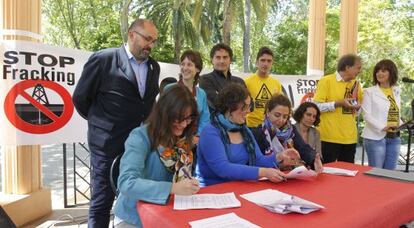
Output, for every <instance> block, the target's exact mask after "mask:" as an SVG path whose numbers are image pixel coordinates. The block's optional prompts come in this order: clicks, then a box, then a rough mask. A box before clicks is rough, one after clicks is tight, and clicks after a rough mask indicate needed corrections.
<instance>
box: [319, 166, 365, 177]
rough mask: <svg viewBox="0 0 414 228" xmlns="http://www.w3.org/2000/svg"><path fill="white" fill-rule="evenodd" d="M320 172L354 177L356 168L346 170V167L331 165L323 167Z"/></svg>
mask: <svg viewBox="0 0 414 228" xmlns="http://www.w3.org/2000/svg"><path fill="white" fill-rule="evenodd" d="M322 172H323V173H328V174H333V175H340V176H348V177H354V176H355V175H356V174H357V173H358V170H347V169H340V168H333V167H323V171H322Z"/></svg>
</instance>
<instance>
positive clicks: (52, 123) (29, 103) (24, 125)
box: [4, 80, 74, 134]
mask: <svg viewBox="0 0 414 228" xmlns="http://www.w3.org/2000/svg"><path fill="white" fill-rule="evenodd" d="M45 88H47V89H48V90H49V91H53V92H55V93H56V94H58V96H59V97H60V99H61V101H62V103H54V104H52V103H50V102H49V99H48V97H47V94H46V90H45ZM30 91H32V92H31V95H30V94H29V93H30ZM28 92H29V93H28ZM18 98H20V99H18ZM21 98H23V99H21ZM22 100H23V102H22ZM17 102H20V103H17ZM73 109H74V107H73V103H72V98H71V95H70V94H69V92H68V91H67V90H66V89H65V88H64V87H63V86H61V85H59V84H57V83H56V82H52V81H42V80H25V81H22V82H19V83H17V84H16V85H14V86H13V88H11V90H10V91H9V92H8V94H7V96H6V98H5V100H4V112H5V114H6V116H7V119H8V120H9V121H10V123H11V124H13V126H15V127H16V128H17V129H19V130H21V131H24V132H27V133H32V134H46V133H50V132H54V131H56V130H58V129H60V128H62V127H63V126H65V124H66V123H67V122H68V121H69V120H70V118H71V117H72V114H73Z"/></svg>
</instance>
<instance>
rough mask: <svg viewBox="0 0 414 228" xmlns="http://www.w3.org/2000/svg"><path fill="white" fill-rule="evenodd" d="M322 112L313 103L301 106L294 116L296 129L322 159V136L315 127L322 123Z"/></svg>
mask: <svg viewBox="0 0 414 228" xmlns="http://www.w3.org/2000/svg"><path fill="white" fill-rule="evenodd" d="M320 117H321V112H320V111H319V108H318V106H316V104H314V103H312V102H304V103H302V104H300V105H299V107H298V108H297V109H296V111H295V113H294V114H293V119H294V120H295V121H296V123H295V125H294V126H295V127H296V129H297V130H298V132H299V134H300V136H302V139H303V141H304V142H305V143H307V144H309V146H311V147H312V148H313V149H314V150H315V151H316V153H317V154H319V156H320V157H322V149H321V136H320V133H319V131H318V129H316V128H315V127H316V126H318V125H319V123H320V122H321V119H320Z"/></svg>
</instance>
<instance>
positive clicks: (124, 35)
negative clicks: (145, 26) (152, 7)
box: [120, 0, 132, 43]
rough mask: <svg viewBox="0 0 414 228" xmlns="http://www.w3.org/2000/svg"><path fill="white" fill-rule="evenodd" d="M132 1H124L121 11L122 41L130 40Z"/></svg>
mask: <svg viewBox="0 0 414 228" xmlns="http://www.w3.org/2000/svg"><path fill="white" fill-rule="evenodd" d="M131 2H132V0H124V1H123V3H122V9H121V16H120V26H121V36H122V40H123V41H124V43H125V42H127V40H128V27H129V24H128V13H129V5H130V4H131Z"/></svg>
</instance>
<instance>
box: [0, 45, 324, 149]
mask: <svg viewBox="0 0 414 228" xmlns="http://www.w3.org/2000/svg"><path fill="white" fill-rule="evenodd" d="M0 42H1V44H0V52H1V63H2V66H1V78H0V80H1V83H0V105H1V111H0V126H1V127H0V145H37V144H56V143H71V142H85V141H86V132H87V123H86V120H84V119H83V118H82V117H81V116H80V115H79V114H78V113H77V112H76V110H75V108H74V106H73V103H72V94H73V91H74V89H75V87H76V85H77V82H78V80H79V78H80V76H81V73H82V69H83V65H84V64H85V62H86V61H87V59H88V58H89V56H90V55H91V54H92V52H87V51H80V50H76V49H69V48H63V47H56V46H51V45H46V44H41V43H34V42H27V41H0ZM160 67H161V75H160V81H161V80H162V79H163V78H165V77H176V78H178V73H179V66H178V65H175V64H168V63H160ZM209 71H210V69H205V70H203V72H202V73H206V72H209ZM232 74H234V75H238V76H240V77H242V78H244V77H247V76H248V75H249V74H248V73H237V72H233V71H232ZM272 76H273V77H276V78H277V79H279V80H280V81H281V83H282V85H283V92H284V93H285V94H286V95H287V96H288V97H289V98H290V99H291V101H292V102H293V105H294V107H296V106H298V105H299V104H300V103H301V102H303V101H305V100H308V99H310V98H311V97H312V95H313V92H314V90H315V88H316V83H317V81H318V80H319V77H317V76H303V75H302V76H280V75H272Z"/></svg>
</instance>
